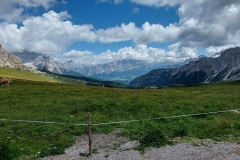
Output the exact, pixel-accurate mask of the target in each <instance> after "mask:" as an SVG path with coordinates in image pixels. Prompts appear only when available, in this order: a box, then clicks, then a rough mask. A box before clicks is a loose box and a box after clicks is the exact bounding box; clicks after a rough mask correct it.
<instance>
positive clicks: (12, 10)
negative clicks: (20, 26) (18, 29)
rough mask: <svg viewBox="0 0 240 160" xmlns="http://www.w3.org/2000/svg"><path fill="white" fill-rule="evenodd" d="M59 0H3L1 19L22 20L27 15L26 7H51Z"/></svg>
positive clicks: (8, 20) (9, 20)
mask: <svg viewBox="0 0 240 160" xmlns="http://www.w3.org/2000/svg"><path fill="white" fill-rule="evenodd" d="M55 3H57V0H1V5H0V19H2V20H4V21H5V22H21V21H22V20H23V19H24V18H26V17H27V15H25V14H23V11H24V9H28V8H37V7H44V8H45V9H49V8H50V7H51V6H53V5H54V4H55Z"/></svg>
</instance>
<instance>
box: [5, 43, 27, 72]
mask: <svg viewBox="0 0 240 160" xmlns="http://www.w3.org/2000/svg"><path fill="white" fill-rule="evenodd" d="M0 66H1V67H8V68H24V65H23V64H22V61H21V60H20V58H19V57H17V56H15V55H13V54H12V53H10V52H8V51H6V50H5V49H4V48H3V47H2V45H1V44H0Z"/></svg>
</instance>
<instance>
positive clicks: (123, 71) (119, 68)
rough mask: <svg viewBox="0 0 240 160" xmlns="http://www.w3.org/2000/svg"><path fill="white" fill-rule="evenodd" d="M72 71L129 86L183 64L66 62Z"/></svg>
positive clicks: (125, 60) (127, 61) (130, 61)
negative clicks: (159, 71)
mask: <svg viewBox="0 0 240 160" xmlns="http://www.w3.org/2000/svg"><path fill="white" fill-rule="evenodd" d="M65 65H67V66H68V67H69V68H70V69H71V70H73V71H75V72H78V73H81V74H83V75H86V76H88V77H97V78H99V79H104V80H109V81H116V82H120V83H124V84H129V82H131V81H132V80H133V79H134V78H136V77H139V76H141V75H144V74H146V73H148V72H149V71H151V70H153V69H156V68H174V67H178V66H181V65H182V63H148V62H146V61H143V60H133V59H124V60H119V61H114V62H111V63H106V64H98V65H95V66H81V65H78V64H77V63H75V62H74V61H73V60H69V61H67V62H65Z"/></svg>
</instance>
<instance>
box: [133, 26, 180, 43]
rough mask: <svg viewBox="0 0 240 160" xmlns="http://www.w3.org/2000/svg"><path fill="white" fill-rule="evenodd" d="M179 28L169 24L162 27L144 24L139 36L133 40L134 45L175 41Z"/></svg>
mask: <svg viewBox="0 0 240 160" xmlns="http://www.w3.org/2000/svg"><path fill="white" fill-rule="evenodd" d="M179 34H180V28H179V27H176V26H175V25H172V24H170V25H169V26H167V27H163V26H162V25H161V24H152V25H150V24H149V23H148V22H146V23H144V24H143V26H142V28H141V32H140V34H138V36H136V37H135V38H134V41H135V42H136V43H151V42H166V41H172V40H177V39H178V36H179Z"/></svg>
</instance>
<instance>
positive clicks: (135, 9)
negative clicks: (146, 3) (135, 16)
mask: <svg viewBox="0 0 240 160" xmlns="http://www.w3.org/2000/svg"><path fill="white" fill-rule="evenodd" d="M132 12H133V13H139V12H140V9H139V8H137V7H134V8H133V9H132Z"/></svg>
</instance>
